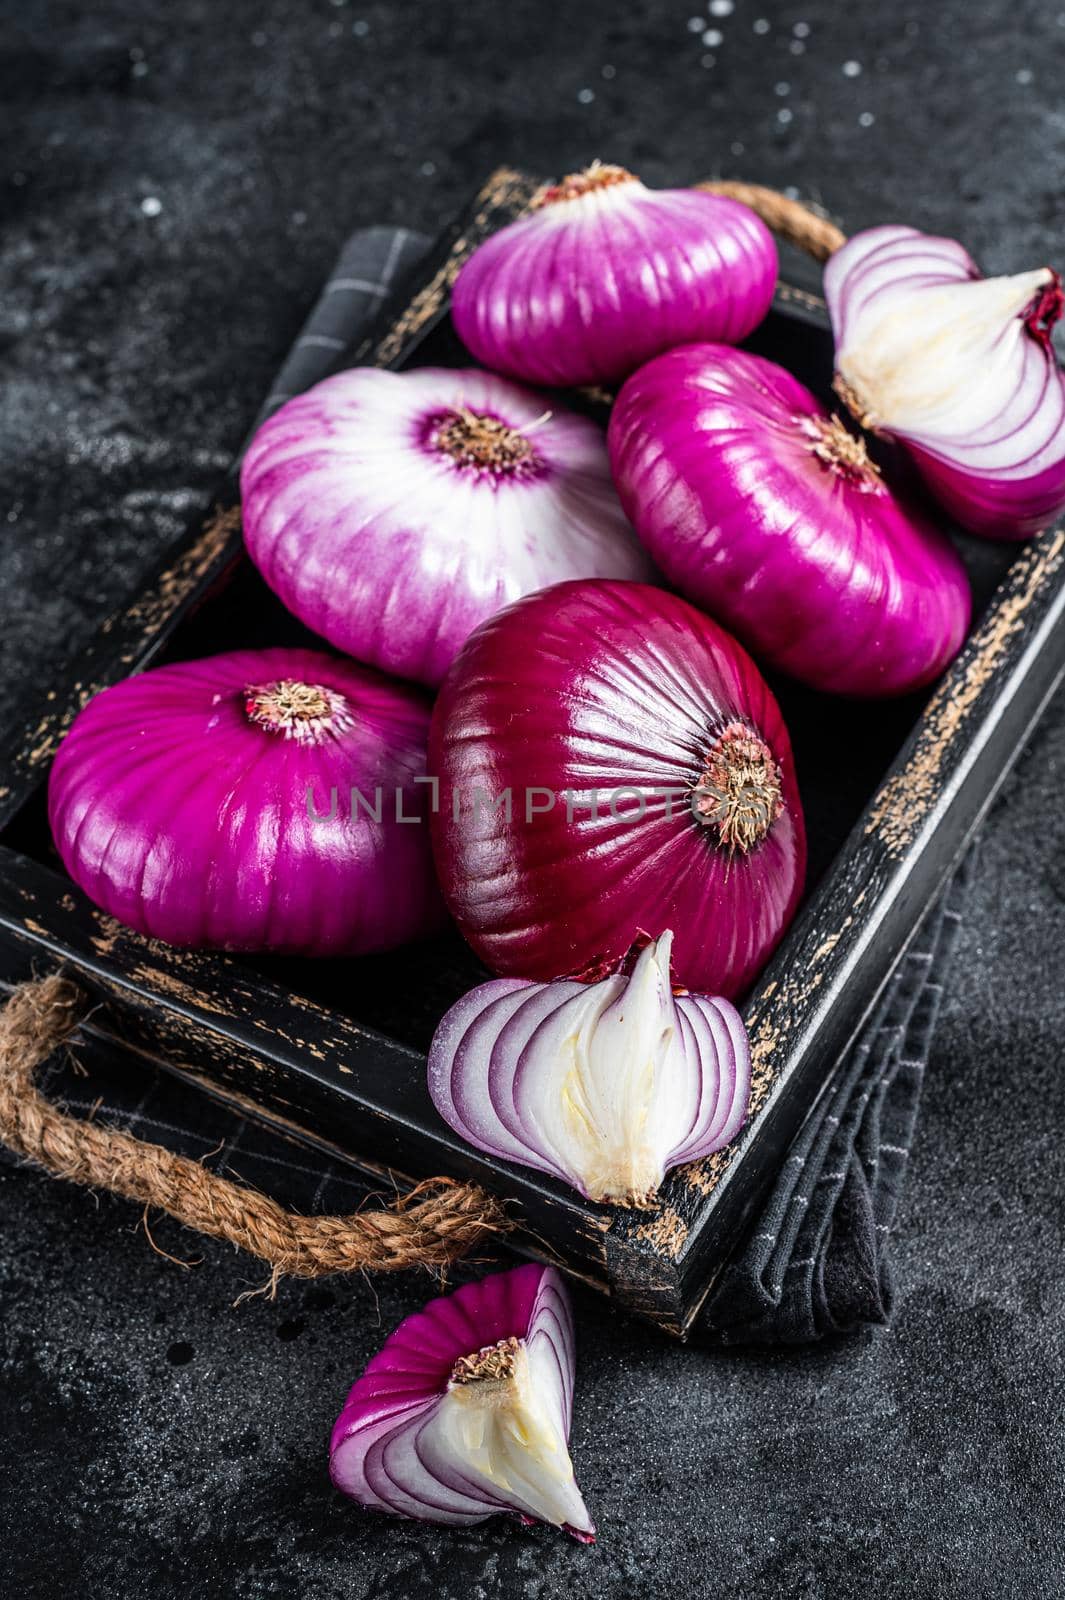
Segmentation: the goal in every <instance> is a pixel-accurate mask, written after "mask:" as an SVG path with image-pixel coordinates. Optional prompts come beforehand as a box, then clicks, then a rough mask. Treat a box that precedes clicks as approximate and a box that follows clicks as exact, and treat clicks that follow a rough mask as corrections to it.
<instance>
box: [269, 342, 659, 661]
mask: <svg viewBox="0 0 1065 1600" xmlns="http://www.w3.org/2000/svg"><path fill="white" fill-rule="evenodd" d="M241 490H242V496H243V521H244V537H245V540H246V541H247V546H248V550H249V552H250V554H251V557H252V560H253V561H254V562H255V563H256V565H257V566H258V567H259V569H260V571H261V572H262V574H263V577H264V578H265V579H266V581H267V583H268V584H269V585H270V587H271V588H272V589H274V590H275V591H276V593H277V594H278V595H279V596H280V597H281V599H282V600H283V601H284V603H285V605H286V606H287V607H288V608H289V610H290V611H293V612H294V613H295V614H296V616H297V617H299V618H300V620H301V621H303V622H305V623H306V624H307V626H308V627H310V628H313V629H314V631H315V632H316V633H320V634H322V635H323V636H324V637H325V638H326V639H328V640H329V642H330V643H331V644H333V645H335V646H336V647H337V649H339V650H344V651H346V652H347V653H348V654H349V655H353V656H355V657H357V658H358V659H359V660H360V661H368V662H370V663H372V664H373V665H374V666H378V667H381V668H383V669H384V670H385V671H388V672H395V673H398V674H399V675H400V676H401V677H406V678H417V679H420V680H421V681H423V682H425V683H428V684H432V685H435V684H437V683H439V681H440V679H441V678H442V677H443V675H444V673H445V672H446V670H447V668H448V666H449V665H450V663H451V661H452V659H453V658H454V656H455V653H456V651H457V650H458V648H459V646H460V645H461V644H462V642H463V640H464V639H465V638H466V636H467V635H468V634H469V633H471V632H472V630H473V629H474V628H475V627H476V626H477V624H478V623H479V622H483V621H484V620H485V618H486V617H490V616H491V615H492V614H493V612H495V611H498V610H499V609H500V607H502V606H505V605H507V604H508V603H509V602H510V601H511V600H516V599H518V598H519V596H520V595H523V594H528V593H529V592H530V591H532V590H534V589H542V588H545V587H546V586H547V585H548V584H551V583H556V582H558V581H559V580H560V579H562V578H580V577H614V578H647V577H650V576H652V570H651V566H650V563H649V562H648V560H647V558H646V556H645V555H644V553H643V551H642V550H641V549H640V546H639V544H638V543H637V541H636V540H635V539H634V537H633V534H632V529H631V528H630V527H629V526H628V524H627V523H626V521H625V518H624V516H623V515H622V512H621V507H620V506H619V505H618V499H617V494H616V493H615V491H614V486H613V484H612V483H611V481H610V468H609V464H608V462H607V454H606V446H605V443H604V441H603V435H602V433H601V431H600V430H599V428H597V427H596V425H595V424H594V423H593V422H590V421H589V420H588V419H587V418H586V417H579V416H576V415H575V414H573V413H572V412H570V411H567V410H565V409H564V408H563V407H560V406H558V405H553V407H552V410H550V411H546V410H545V402H544V398H543V396H542V395H537V394H533V393H531V392H530V391H529V390H527V389H520V388H517V387H516V386H515V385H514V384H511V383H507V382H505V381H504V380H503V379H502V378H497V377H495V376H494V375H493V374H491V373H487V372H476V371H464V372H453V371H450V370H444V369H437V368H422V369H420V370H417V371H413V372H404V373H395V372H379V371H377V370H376V369H375V368H369V367H363V368H359V369H356V370H355V371H352V372H342V373H339V374H338V375H337V376H336V377H334V378H327V379H326V380H325V382H324V383H320V384H318V385H317V386H316V387H315V388H314V389H311V390H310V391H309V392H308V393H307V394H303V395H299V396H297V397H296V398H295V399H294V400H290V401H289V402H288V404H287V405H284V406H282V407H281V409H280V411H277V412H276V413H275V414H274V415H273V416H272V417H270V418H269V419H268V420H267V421H266V422H264V423H263V425H262V427H261V428H260V429H259V431H258V433H257V434H256V435H255V438H254V439H253V440H252V443H251V446H250V447H249V449H248V452H247V454H246V456H245V458H244V464H243V468H242V471H241Z"/></svg>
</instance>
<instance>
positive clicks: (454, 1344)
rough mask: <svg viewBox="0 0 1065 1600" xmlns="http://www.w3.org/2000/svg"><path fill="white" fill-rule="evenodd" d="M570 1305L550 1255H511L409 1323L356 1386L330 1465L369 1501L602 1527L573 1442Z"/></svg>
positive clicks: (460, 1517) (434, 1514)
mask: <svg viewBox="0 0 1065 1600" xmlns="http://www.w3.org/2000/svg"><path fill="white" fill-rule="evenodd" d="M572 1409H573V1318H572V1316H571V1313H570V1308H569V1299H568V1297H567V1295H566V1291H565V1288H564V1287H563V1284H562V1280H561V1278H560V1277H559V1275H558V1273H557V1272H555V1270H554V1269H553V1268H552V1267H539V1266H524V1267H515V1268H514V1269H513V1271H511V1272H501V1273H498V1274H496V1275H495V1276H493V1277H490V1278H484V1279H482V1281H481V1282H480V1283H467V1284H465V1285H464V1286H463V1287H462V1288H461V1289H458V1290H456V1292H455V1293H454V1294H451V1295H447V1296H445V1297H444V1298H442V1299H439V1300H430V1302H429V1304H428V1305H427V1306H426V1307H425V1309H424V1311H419V1312H416V1313H415V1315H414V1316H411V1317H408V1318H407V1319H406V1321H405V1322H401V1323H400V1325H399V1327H398V1328H397V1329H396V1331H395V1333H393V1334H392V1335H391V1337H390V1338H389V1339H388V1340H387V1341H386V1343H385V1345H384V1348H383V1349H382V1350H381V1351H380V1352H379V1353H378V1354H377V1355H376V1356H374V1358H373V1360H372V1361H371V1362H370V1363H369V1365H368V1366H367V1368H366V1370H365V1372H364V1373H363V1375H362V1377H361V1378H360V1379H359V1380H358V1382H357V1383H356V1384H355V1386H354V1388H353V1389H352V1391H351V1393H350V1394H349V1395H348V1398H347V1402H346V1404H345V1406H344V1409H343V1411H342V1412H341V1413H340V1416H339V1418H338V1419H337V1423H336V1427H335V1428H334V1429H333V1438H332V1442H331V1444H330V1460H329V1470H330V1474H331V1476H332V1479H333V1482H334V1483H335V1484H336V1486H337V1488H338V1489H340V1490H341V1491H342V1492H343V1493H344V1494H347V1495H350V1496H351V1497H352V1499H353V1500H357V1501H358V1502H359V1504H360V1505H363V1506H366V1507H367V1508H368V1509H370V1510H373V1511H385V1512H389V1513H391V1514H392V1515H393V1516H397V1517H413V1518H416V1519H418V1520H419V1521H423V1522H439V1523H445V1524H448V1525H450V1526H451V1527H458V1528H465V1527H469V1526H470V1525H471V1524H473V1523H477V1522H484V1521H485V1519H486V1518H487V1517H490V1516H493V1515H495V1514H496V1513H497V1512H500V1511H508V1512H510V1513H512V1514H513V1515H515V1516H517V1517H518V1518H519V1520H520V1521H522V1522H547V1523H551V1524H553V1525H554V1526H555V1527H558V1528H564V1529H565V1531H566V1532H567V1533H571V1534H572V1535H573V1536H574V1538H575V1539H579V1540H580V1541H581V1542H582V1543H583V1544H591V1543H593V1542H594V1540H595V1529H594V1528H593V1526H592V1524H591V1521H590V1519H589V1517H588V1512H587V1510H586V1509H585V1505H584V1501H583V1500H582V1499H581V1494H580V1490H579V1489H578V1488H577V1485H576V1483H575V1482H574V1477H573V1466H572V1464H571V1462H570V1458H569V1452H568V1450H567V1448H566V1446H567V1443H568V1440H569V1430H570V1415H571V1412H572Z"/></svg>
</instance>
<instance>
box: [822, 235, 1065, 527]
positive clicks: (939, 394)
mask: <svg viewBox="0 0 1065 1600" xmlns="http://www.w3.org/2000/svg"><path fill="white" fill-rule="evenodd" d="M825 299H826V300H827V302H828V308H829V312H830V313H831V317H832V326H833V329H834V331H835V336H836V372H837V387H838V388H839V391H840V393H841V394H842V396H843V398H844V399H845V400H846V402H847V404H848V405H849V406H850V407H851V409H852V411H853V412H854V414H855V416H856V417H857V418H858V420H859V421H860V422H861V423H862V425H863V427H868V428H872V429H875V430H876V431H878V432H881V433H885V434H888V435H890V436H891V437H892V438H896V439H898V440H899V441H900V442H901V443H902V444H903V445H905V446H906V448H907V449H908V450H909V451H910V452H911V454H912V455H913V458H914V460H915V462H916V464H917V466H918V468H919V469H920V471H921V473H922V474H923V476H924V477H925V479H926V480H927V482H928V485H929V488H930V489H931V490H932V493H933V494H934V495H935V496H936V498H937V499H938V500H939V501H940V502H941V503H942V504H943V505H944V506H945V507H946V508H947V510H948V511H950V512H951V514H952V515H953V516H955V517H956V518H957V519H958V521H959V522H960V523H962V525H963V526H964V527H966V528H969V529H970V530H971V531H972V532H973V533H980V534H986V535H988V536H990V537H992V538H1002V539H1021V538H1025V537H1027V536H1028V535H1030V534H1033V533H1037V532H1038V531H1039V529H1040V528H1044V527H1046V526H1047V524H1048V523H1050V522H1051V521H1053V519H1054V517H1055V516H1057V515H1058V513H1059V512H1060V511H1061V510H1062V509H1063V507H1065V374H1063V373H1062V371H1061V369H1060V367H1059V366H1058V363H1057V359H1056V357H1055V355H1054V349H1053V345H1052V343H1051V338H1050V333H1051V329H1052V328H1053V326H1054V323H1055V322H1056V321H1057V320H1058V318H1059V317H1060V315H1061V311H1062V304H1063V295H1062V290H1061V282H1060V279H1059V278H1058V275H1057V273H1056V272H1053V271H1052V270H1051V268H1050V267H1039V268H1037V269H1036V270H1035V271H1032V272H1022V273H1018V274H1017V275H1016V276H1014V277H1006V278H984V277H983V276H982V275H981V273H980V270H979V268H978V267H977V266H976V264H975V263H974V262H973V260H972V259H971V257H970V256H969V255H968V253H967V252H966V250H965V249H964V248H963V247H962V246H961V245H960V244H959V243H958V242H957V241H956V240H954V239H939V238H934V237H932V236H930V235H928V234H923V233H919V232H918V231H917V229H915V228H906V227H883V228H870V229H868V230H867V231H866V232H865V233H859V234H856V235H855V237H854V238H853V239H851V240H849V241H848V243H847V244H845V245H844V246H843V247H842V249H840V250H838V251H837V252H836V254H835V255H834V256H832V257H831V258H830V260H829V261H828V264H827V265H826V267H825Z"/></svg>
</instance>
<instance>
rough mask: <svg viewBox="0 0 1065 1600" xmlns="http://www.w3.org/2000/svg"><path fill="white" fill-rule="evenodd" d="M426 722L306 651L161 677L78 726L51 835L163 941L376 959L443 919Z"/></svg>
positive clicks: (55, 800)
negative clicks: (428, 816)
mask: <svg viewBox="0 0 1065 1600" xmlns="http://www.w3.org/2000/svg"><path fill="white" fill-rule="evenodd" d="M428 722H429V713H428V709H427V707H426V705H425V703H424V701H423V700H422V698H421V696H420V695H419V694H418V693H417V692H416V691H414V690H412V689H409V688H406V687H405V686H403V685H399V684H395V683H389V682H388V681H387V680H386V679H385V678H382V677H380V676H379V675H378V674H377V673H376V672H372V671H370V670H368V669H367V668H363V667H357V666H355V665H354V663H352V662H345V661H338V660H336V659H335V658H333V657H331V656H325V655H319V654H317V653H316V652H313V651H310V650H238V651H234V652H233V653H232V654H230V655H221V656H214V657H212V658H210V659H209V660H206V661H185V662H181V663H179V664H178V665H176V666H167V667H158V668H156V669H155V670H154V671H152V672H145V673H143V674H142V675H141V676H140V677H135V678H127V679H126V680H125V681H124V682H122V683H118V684H116V685H115V686H114V687H113V688H111V689H105V690H104V691H103V693H102V694H98V695H97V696H96V698H95V699H94V700H91V701H90V702H89V704H88V705H87V706H86V707H85V709H84V710H83V711H82V712H81V714H80V716H78V718H77V719H76V721H75V722H74V725H73V727H72V728H71V730H70V732H69V733H68V735H67V737H66V739H65V740H64V742H63V744H62V745H61V747H60V750H59V753H58V755H57V756H56V759H55V764H54V766H53V767H52V773H51V781H50V785H49V817H50V820H51V825H52V834H53V836H54V838H55V842H56V846H57V848H58V850H59V853H60V855H61V856H62V858H63V862H64V864H65V866H66V868H67V871H68V872H69V873H70V875H71V877H72V878H73V879H74V880H75V882H76V883H78V884H79V885H80V887H81V888H82V889H84V891H85V893H86V894H87V895H89V897H90V898H91V899H92V900H94V901H95V902H96V904H97V905H98V906H100V907H102V909H103V910H104V911H106V912H108V913H110V915H112V916H114V917H117V918H118V920H119V921H120V922H124V923H125V924H126V925H127V926H128V927H131V928H135V929H136V930H137V931H138V932H139V933H144V934H148V935H149V936H150V937H152V938H157V939H164V940H166V941H167V943H169V944H174V945H193V946H213V947H215V948H219V949H226V950H273V951H287V952H290V953H293V954H298V955H354V954H357V953H359V952H362V951H366V950H385V949H388V948H390V947H391V946H393V945H398V944H402V943H403V942H404V941H406V940H408V939H414V938H417V937H419V936H420V935H422V934H425V933H427V932H429V931H431V930H432V929H433V928H434V927H435V926H436V925H437V924H438V923H439V922H440V921H441V920H442V910H443V908H442V907H441V905H440V904H439V899H438V895H437V891H436V888H435V884H434V881H433V871H432V861H431V856H430V850H429V834H428V829H427V828H426V827H425V826H424V813H425V810H426V796H427V793H428V790H427V789H426V787H424V780H423V784H422V785H418V783H417V781H416V780H417V779H418V778H419V777H421V776H422V775H423V774H424V771H425V741H426V733H427V729H428ZM331 791H332V793H331ZM418 823H420V824H421V825H417V824H418ZM408 824H410V825H408Z"/></svg>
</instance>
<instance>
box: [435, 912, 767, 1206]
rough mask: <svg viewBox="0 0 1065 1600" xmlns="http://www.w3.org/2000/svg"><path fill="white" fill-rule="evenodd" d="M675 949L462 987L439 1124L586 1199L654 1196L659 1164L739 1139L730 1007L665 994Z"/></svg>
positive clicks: (741, 1064) (438, 1079)
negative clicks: (535, 978) (612, 966)
mask: <svg viewBox="0 0 1065 1600" xmlns="http://www.w3.org/2000/svg"><path fill="white" fill-rule="evenodd" d="M672 944H673V935H672V934H671V933H668V932H667V933H664V934H663V935H662V936H661V938H660V939H658V940H657V941H656V942H654V943H650V944H648V945H647V946H646V947H645V948H644V949H643V950H642V951H641V952H640V954H639V956H638V957H637V959H636V962H635V965H634V966H633V969H632V972H631V975H629V976H626V975H624V974H623V973H616V974H614V975H613V976H611V977H608V978H604V979H602V980H601V981H600V982H598V983H591V984H588V983H578V982H574V981H566V980H562V981H556V982H554V983H526V982H522V981H521V980H515V979H509V978H498V979H496V980H495V981H494V982H491V983H484V984H481V985H480V987H479V988H476V989H473V990H471V992H470V993H469V994H467V995H464V996H463V998H462V999H461V1000H459V1001H458V1003H457V1004H456V1005H454V1006H452V1008H451V1010H450V1011H449V1012H448V1013H447V1015H446V1016H445V1017H444V1019H443V1021H442V1022H441V1024H440V1026H439V1028H438V1029H437V1031H436V1035H435V1037H434V1039H433V1042H432V1046H431V1047H430V1050H429V1092H430V1094H431V1095H432V1098H433V1104H434V1105H435V1106H436V1109H437V1110H438V1111H439V1113H440V1115H441V1116H442V1117H443V1119H444V1121H445V1122H446V1123H448V1125H449V1126H450V1127H451V1128H453V1129H454V1130H455V1132H456V1133H458V1134H459V1135H461V1137H462V1138H464V1139H466V1140H468V1141H469V1143H470V1144H472V1145H475V1146H476V1147H477V1148H478V1149H480V1150H486V1151H487V1152H488V1153H489V1154H490V1155H495V1156H500V1157H502V1158H503V1159H504V1160H506V1161H517V1162H520V1163H521V1164H522V1165H524V1166H529V1167H535V1168H537V1170H538V1171H540V1172H547V1173H550V1174H551V1176H552V1177H556V1178H560V1179H562V1181H563V1182H564V1183H569V1184H572V1185H573V1187H574V1188H576V1189H578V1190H580V1192H581V1194H583V1195H586V1196H587V1197H588V1199H590V1200H597V1201H603V1202H608V1203H613V1204H617V1205H623V1206H647V1205H651V1204H653V1202H654V1197H655V1195H656V1194H657V1192H658V1188H659V1186H660V1184H661V1182H662V1179H663V1178H664V1177H665V1175H666V1173H667V1172H668V1171H670V1170H671V1169H672V1168H673V1167H676V1166H680V1165H681V1164H682V1163H683V1162H685V1161H695V1160H697V1159H698V1158H699V1157H700V1156H706V1155H710V1154H711V1153H712V1152H713V1151H714V1150H720V1149H721V1148H722V1147H723V1146H724V1145H726V1144H728V1143H729V1141H730V1140H732V1139H734V1138H735V1136H736V1134H737V1133H738V1132H739V1130H740V1128H741V1126H742V1125H743V1121H744V1118H745V1116H746V1112H747V1102H748V1098H749V1095H750V1081H751V1062H750V1051H749V1048H748V1044H747V1035H746V1033H745V1031H744V1027H743V1023H742V1022H741V1021H740V1017H739V1013H738V1012H737V1011H736V1009H735V1007H734V1006H731V1005H730V1004H729V1002H728V1001H727V1000H711V999H708V998H706V997H705V996H703V995H692V994H686V993H682V994H679V995H674V993H673V989H672V986H671V981H670V952H671V949H672Z"/></svg>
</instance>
